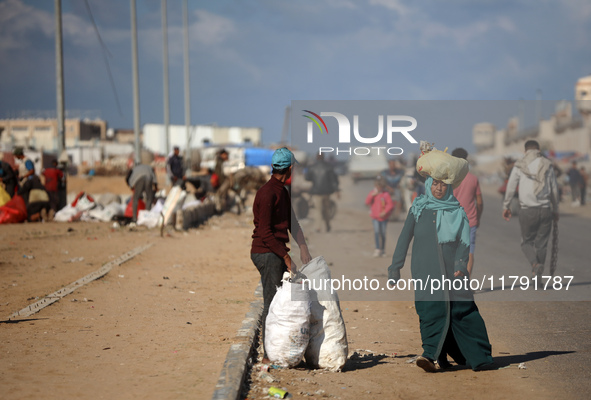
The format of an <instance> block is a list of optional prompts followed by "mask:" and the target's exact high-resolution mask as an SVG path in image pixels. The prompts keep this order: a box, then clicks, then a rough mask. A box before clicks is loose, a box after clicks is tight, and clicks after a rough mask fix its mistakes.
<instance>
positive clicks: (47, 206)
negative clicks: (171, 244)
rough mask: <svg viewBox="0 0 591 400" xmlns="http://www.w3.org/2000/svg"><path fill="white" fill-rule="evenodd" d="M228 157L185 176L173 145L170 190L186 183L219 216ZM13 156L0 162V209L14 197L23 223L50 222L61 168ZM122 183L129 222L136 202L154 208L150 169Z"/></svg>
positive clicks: (136, 168) (138, 169) (17, 152)
mask: <svg viewBox="0 0 591 400" xmlns="http://www.w3.org/2000/svg"><path fill="white" fill-rule="evenodd" d="M228 155H229V154H228V151H227V150H225V149H221V150H219V151H218V153H217V154H216V164H215V168H214V169H208V170H207V173H206V174H200V175H197V176H187V174H186V166H185V163H184V160H183V157H182V156H181V154H180V150H179V148H178V147H177V146H175V147H174V148H173V151H172V152H171V154H169V156H168V157H167V159H166V173H167V178H168V179H169V181H170V183H171V185H172V187H176V186H178V187H180V188H181V189H182V190H186V189H187V183H190V184H191V185H192V187H193V188H194V190H195V195H196V196H197V198H198V199H200V200H203V199H204V198H205V197H206V196H207V195H213V197H214V201H215V204H216V211H217V212H218V213H222V212H224V211H225V210H226V209H227V207H228V192H229V191H230V189H231V186H232V179H231V178H232V177H231V176H228V175H227V174H226V173H225V172H224V162H226V161H227V160H228ZM13 157H14V164H11V163H9V162H6V161H4V160H2V161H0V206H3V205H4V203H7V202H8V201H9V200H11V199H13V198H14V197H15V196H18V199H17V200H18V201H20V200H21V199H22V201H23V202H24V206H23V208H26V214H27V217H26V220H27V221H29V222H37V221H52V220H53V218H54V216H55V214H56V213H57V212H58V211H59V210H60V208H61V207H60V206H63V205H64V204H60V200H65V193H64V194H62V197H64V199H61V198H60V190H61V189H64V192H65V174H64V169H65V166H64V165H62V166H60V167H58V162H57V160H52V161H51V165H50V166H48V167H47V168H43V169H42V170H41V171H37V170H36V168H35V163H34V162H33V161H32V160H31V159H30V158H29V157H27V156H26V155H25V152H24V149H23V148H22V147H16V148H14V150H13ZM247 178H248V177H247ZM125 181H126V183H127V185H128V187H129V188H130V189H131V191H132V196H131V199H130V202H131V203H132V211H131V213H130V218H129V219H130V221H129V222H136V221H137V215H138V211H139V210H138V208H139V205H140V202H142V203H143V204H142V206H143V207H145V209H147V210H150V209H151V208H152V206H153V205H154V203H155V200H156V193H157V192H158V180H157V178H156V173H155V170H154V168H153V166H151V165H148V164H141V163H138V164H135V165H133V166H132V167H131V168H129V170H128V173H127V175H126V176H125ZM17 200H15V201H17Z"/></svg>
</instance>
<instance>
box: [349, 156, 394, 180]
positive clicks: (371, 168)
mask: <svg viewBox="0 0 591 400" xmlns="http://www.w3.org/2000/svg"><path fill="white" fill-rule="evenodd" d="M387 168H388V160H387V159H386V156H385V154H377V153H374V152H371V153H369V154H368V155H366V156H358V155H354V156H351V158H350V159H349V173H350V174H351V178H352V179H353V182H354V183H356V182H357V181H359V180H361V179H375V178H376V177H377V176H378V175H379V174H380V172H382V171H383V170H385V169H387Z"/></svg>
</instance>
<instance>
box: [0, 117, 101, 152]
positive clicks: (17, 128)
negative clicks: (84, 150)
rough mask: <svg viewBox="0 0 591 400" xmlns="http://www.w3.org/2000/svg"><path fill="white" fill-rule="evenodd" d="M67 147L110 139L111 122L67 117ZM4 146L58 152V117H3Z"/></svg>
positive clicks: (1, 136)
mask: <svg viewBox="0 0 591 400" xmlns="http://www.w3.org/2000/svg"><path fill="white" fill-rule="evenodd" d="M64 130H65V136H66V138H65V141H66V147H75V146H84V145H87V146H91V145H94V144H95V143H96V142H98V141H100V140H105V139H106V133H107V122H106V121H103V120H100V119H95V120H89V119H66V121H65V126H64ZM0 146H2V147H4V148H13V147H15V146H22V147H25V148H34V149H42V150H45V151H48V152H54V151H57V149H58V132H57V120H56V119H41V118H31V119H29V118H22V119H2V120H0Z"/></svg>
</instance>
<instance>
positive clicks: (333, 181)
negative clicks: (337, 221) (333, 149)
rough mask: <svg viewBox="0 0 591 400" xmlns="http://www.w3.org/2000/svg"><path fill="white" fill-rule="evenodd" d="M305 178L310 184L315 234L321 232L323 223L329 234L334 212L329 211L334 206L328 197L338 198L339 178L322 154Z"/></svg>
mask: <svg viewBox="0 0 591 400" xmlns="http://www.w3.org/2000/svg"><path fill="white" fill-rule="evenodd" d="M305 178H306V180H307V181H311V182H312V188H311V189H310V194H311V195H312V200H313V202H314V209H315V210H316V211H315V216H314V224H315V225H316V232H321V231H322V228H323V226H322V225H323V222H324V226H325V228H326V232H330V220H331V218H332V217H333V215H331V214H332V213H333V211H334V210H331V209H330V207H331V206H334V204H333V203H332V200H331V199H330V195H331V194H333V193H337V196H339V178H338V176H337V174H336V173H335V172H334V168H333V167H332V165H330V164H329V163H327V162H326V161H325V159H324V155H323V154H320V155H318V156H317V157H316V162H315V163H314V164H312V165H311V166H310V168H308V171H307V172H306V175H305Z"/></svg>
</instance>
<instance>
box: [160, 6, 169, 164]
mask: <svg viewBox="0 0 591 400" xmlns="http://www.w3.org/2000/svg"><path fill="white" fill-rule="evenodd" d="M162 53H163V54H162V60H163V68H162V70H163V75H164V76H163V80H164V93H163V96H164V130H165V137H166V147H165V148H166V155H167V156H168V154H169V153H170V103H169V100H170V99H169V89H168V21H167V17H166V0H162Z"/></svg>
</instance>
